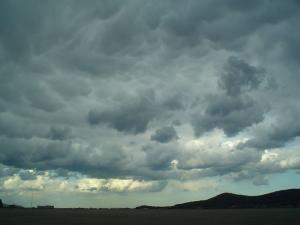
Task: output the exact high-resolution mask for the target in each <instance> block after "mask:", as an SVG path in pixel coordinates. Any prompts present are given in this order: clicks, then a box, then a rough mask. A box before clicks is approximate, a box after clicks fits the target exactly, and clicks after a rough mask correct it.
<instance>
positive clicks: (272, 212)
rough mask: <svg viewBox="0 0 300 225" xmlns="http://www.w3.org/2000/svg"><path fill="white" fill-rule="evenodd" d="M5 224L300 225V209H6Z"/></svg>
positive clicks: (0, 220) (1, 219)
mask: <svg viewBox="0 0 300 225" xmlns="http://www.w3.org/2000/svg"><path fill="white" fill-rule="evenodd" d="M0 224H3V225H23V224H24V225H25V224H26V225H44V224H45V225H92V224H93V225H95V224H103V225H110V224H114V225H122V224H128V225H129V224H130V225H135V224H138V225H146V224H149V225H150V224H153V225H154V224H158V225H160V224H164V225H166V224H171V225H176V224H185V225H193V224H197V225H216V224H222V225H223V224H224V225H226V224H228V225H252V224H253V225H299V224H300V209H299V208H298V209H225V210H87V209H75V210H70V209H54V210H36V209H35V210H32V209H12V210H8V209H3V210H0Z"/></svg>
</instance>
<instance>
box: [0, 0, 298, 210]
mask: <svg viewBox="0 0 300 225" xmlns="http://www.w3.org/2000/svg"><path fill="white" fill-rule="evenodd" d="M216 4H217V5H218V7H217V8H216V7H215V6H216ZM299 7H300V5H299V2H298V1H280V0H274V1H268V0H260V1H258V0H255V1H248V2H245V1H244V2H241V1H238V0H224V1H222V2H219V1H215V0H201V1H198V0H188V1H184V2H183V1H173V0H166V1H159V0H154V1H151V2H150V1H146V0H125V1H119V0H116V1H106V0H103V1H94V0H92V1H88V2H86V1H69V0H63V1H60V2H54V1H50V0H49V1H48V0H46V1H43V3H41V2H39V1H37V0H28V1H26V2H25V1H24V2H23V1H22V2H20V1H15V0H11V1H7V0H3V1H1V2H0V146H1V150H0V180H1V182H2V183H1V184H2V186H3V185H4V183H5V182H6V183H5V185H6V186H5V187H6V188H7V189H6V190H7V191H8V190H12V192H14V191H16V192H17V189H15V188H13V187H16V186H18V185H19V186H20V187H23V189H24V190H25V189H26V188H28V187H29V186H30V185H32V188H33V189H34V190H37V191H41V192H42V190H44V189H43V188H45V185H44V184H45V182H48V183H49V182H50V183H51V182H52V181H53V186H55V185H57V186H60V185H61V186H60V187H65V189H63V188H62V189H59V190H68V191H70V192H72V193H73V192H76V191H77V192H80V190H81V191H82V192H80V193H83V194H89V193H90V192H93V193H94V192H95V193H98V192H101V191H106V192H112V193H116V192H121V193H125V192H126V193H130V194H133V195H134V193H140V192H145V193H146V192H147V193H149V192H151V191H157V192H163V190H164V187H165V186H166V188H170V190H176V191H177V192H178V193H179V192H180V193H181V191H182V192H185V190H193V191H195V192H197V190H200V189H201V188H202V187H203V188H204V189H205V190H206V187H205V185H204V184H203V183H202V180H205V179H209V180H212V181H211V182H212V183H211V187H215V186H214V185H215V184H216V183H217V184H218V185H217V186H218V187H222V185H219V182H222V181H224V180H226V181H228V180H230V182H231V181H233V182H234V183H236V184H237V185H238V184H239V183H241V182H246V181H250V184H251V185H254V186H253V188H254V189H255V188H257V187H256V186H257V185H262V186H261V187H262V188H264V187H266V186H272V185H273V186H272V187H273V188H274V189H275V186H274V182H272V176H273V175H274V174H280V175H279V176H282V177H284V176H289V175H286V174H288V173H293V172H295V171H298V170H299V168H300V166H299V162H298V160H297V159H298V158H299V156H298V152H299V151H298V146H299V136H300V130H299V127H300V124H299V121H300V120H299V115H300V105H299V96H300V89H299V84H300V78H299V75H298V73H299V65H298V64H299V63H298V62H299V58H300V53H299V49H300V48H299V47H297V46H299V45H300V41H299V40H300V39H299V35H300V32H298V31H297V29H295V28H296V27H297V26H298V24H299V21H300V16H299V13H298V12H299ZM72 179H74V180H76V182H75V181H74V183H72V182H71V180H72ZM217 179H220V180H218V181H217ZM222 179H223V180H222ZM290 180H294V179H290ZM170 181H172V182H170ZM64 182H66V183H64ZM70 182H71V183H72V184H71V186H70ZM168 182H169V183H168ZM215 182H216V183H215ZM33 183H34V185H33ZM75 183H76V184H75ZM167 183H168V184H167ZM279 183H280V182H279ZM172 184H174V185H172ZM76 185H77V186H76ZM208 186H209V185H208ZM3 187H4V186H3ZM204 189H203V190H204ZM89 190H91V191H89ZM255 190H258V189H255ZM226 191H228V190H226ZM8 192H9V191H8ZM8 192H7V193H8ZM12 192H11V193H12ZM16 192H14V193H16ZM77 192H76V193H77ZM177 192H176V193H177ZM65 193H67V191H66V192H65ZM7 196H9V193H8V194H7ZM10 196H13V194H11V195H10ZM16 196H19V195H16ZM176 196H177V195H176ZM70 199H71V198H69V201H70V202H71V200H70ZM159 199H160V198H159ZM66 202H67V201H66ZM76 204H77V203H76ZM162 204H163V203H162Z"/></svg>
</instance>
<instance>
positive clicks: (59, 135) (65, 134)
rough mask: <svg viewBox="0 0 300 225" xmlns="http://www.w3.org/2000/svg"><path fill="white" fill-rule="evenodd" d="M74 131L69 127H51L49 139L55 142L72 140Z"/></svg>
mask: <svg viewBox="0 0 300 225" xmlns="http://www.w3.org/2000/svg"><path fill="white" fill-rule="evenodd" d="M71 133H72V130H71V129H70V128H68V127H65V128H60V127H53V126H51V127H50V131H49V138H51V139H53V140H65V139H68V138H70V136H71Z"/></svg>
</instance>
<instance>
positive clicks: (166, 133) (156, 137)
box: [151, 127, 178, 143]
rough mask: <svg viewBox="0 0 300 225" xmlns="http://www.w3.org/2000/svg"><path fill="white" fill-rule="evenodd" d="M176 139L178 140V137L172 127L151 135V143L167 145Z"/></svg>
mask: <svg viewBox="0 0 300 225" xmlns="http://www.w3.org/2000/svg"><path fill="white" fill-rule="evenodd" d="M176 138H178V136H177V133H176V130H175V129H174V127H163V128H160V129H158V130H156V131H155V133H154V134H152V135H151V140H152V141H157V142H161V143H167V142H170V141H172V140H173V139H176Z"/></svg>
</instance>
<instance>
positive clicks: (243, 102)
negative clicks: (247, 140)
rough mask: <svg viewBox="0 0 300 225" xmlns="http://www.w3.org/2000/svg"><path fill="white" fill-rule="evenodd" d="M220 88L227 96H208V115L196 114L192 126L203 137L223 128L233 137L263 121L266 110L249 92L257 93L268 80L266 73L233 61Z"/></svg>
mask: <svg viewBox="0 0 300 225" xmlns="http://www.w3.org/2000/svg"><path fill="white" fill-rule="evenodd" d="M224 70H225V71H224V72H223V73H222V74H221V76H220V78H219V82H218V86H219V88H220V89H221V90H224V91H225V94H222V95H221V94H219V95H212V96H207V98H206V101H207V102H208V103H207V104H208V106H207V108H206V109H205V111H204V113H202V114H201V113H200V115H199V113H194V115H193V117H192V124H193V126H194V130H195V135H196V136H200V135H201V134H203V133H204V132H207V131H210V130H212V129H213V128H221V129H223V130H224V132H225V133H226V134H227V135H229V136H233V135H236V134H237V133H239V132H240V131H242V130H243V129H244V128H246V127H249V126H251V125H253V124H256V123H259V122H261V121H262V120H263V116H264V113H265V111H266V109H267V108H266V107H265V106H263V105H261V104H259V103H257V102H256V101H254V100H253V99H252V98H251V97H250V95H248V94H247V92H249V91H251V90H254V89H257V88H258V87H259V85H260V83H261V82H262V81H263V80H264V73H265V70H264V69H262V68H256V67H254V66H251V65H249V64H247V63H246V62H244V61H243V60H240V59H237V58H235V57H229V58H228V60H227V63H226V64H225V66H224Z"/></svg>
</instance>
